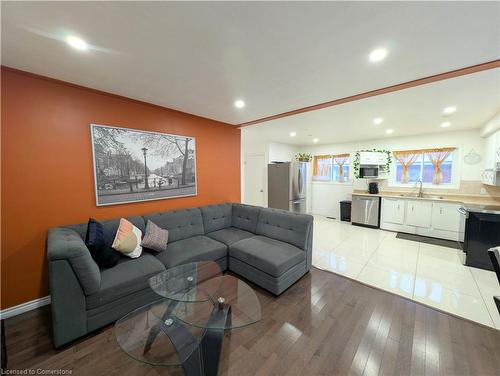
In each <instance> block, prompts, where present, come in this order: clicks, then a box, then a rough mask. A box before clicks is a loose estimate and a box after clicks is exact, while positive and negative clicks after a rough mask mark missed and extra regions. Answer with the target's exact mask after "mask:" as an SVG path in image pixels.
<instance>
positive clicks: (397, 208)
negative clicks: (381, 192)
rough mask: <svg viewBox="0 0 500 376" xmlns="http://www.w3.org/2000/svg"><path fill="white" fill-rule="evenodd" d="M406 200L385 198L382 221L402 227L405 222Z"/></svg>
mask: <svg viewBox="0 0 500 376" xmlns="http://www.w3.org/2000/svg"><path fill="white" fill-rule="evenodd" d="M405 207H406V200H400V199H397V198H385V197H384V198H383V200H382V221H383V222H386V223H394V224H400V225H402V224H403V223H404V220H405Z"/></svg>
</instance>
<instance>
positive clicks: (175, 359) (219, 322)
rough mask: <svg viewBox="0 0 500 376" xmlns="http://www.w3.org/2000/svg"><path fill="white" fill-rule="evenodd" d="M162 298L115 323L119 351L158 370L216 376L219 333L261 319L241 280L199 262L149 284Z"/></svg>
mask: <svg viewBox="0 0 500 376" xmlns="http://www.w3.org/2000/svg"><path fill="white" fill-rule="evenodd" d="M149 285H150V286H151V288H152V289H153V290H154V291H155V292H156V293H157V294H158V295H160V296H161V297H162V298H163V299H161V300H159V301H157V302H154V303H151V304H148V305H146V306H144V307H141V308H138V309H136V310H134V311H132V312H130V313H129V314H127V315H126V316H125V317H123V318H122V319H120V320H118V321H117V323H116V325H115V335H116V339H117V341H118V344H119V345H120V347H121V348H122V349H123V350H124V351H125V352H126V353H127V354H128V355H129V356H131V357H132V358H134V359H136V360H138V361H141V362H144V363H147V364H151V365H157V366H182V367H183V368H184V371H185V373H186V374H187V375H189V376H191V375H217V372H218V366H219V360H220V353H221V349H222V342H223V340H224V332H225V331H227V330H231V329H236V328H241V327H245V326H247V325H251V324H253V323H255V322H257V321H259V320H260V317H261V316H260V315H261V307H260V302H259V299H258V298H257V296H256V295H255V292H254V291H253V290H252V288H251V287H250V286H248V285H247V284H246V283H245V282H243V281H241V280H239V279H238V278H236V277H233V276H231V275H222V272H221V270H220V268H219V267H218V265H217V263H215V262H212V261H202V262H196V263H189V264H185V265H180V266H177V267H174V268H171V269H168V270H166V271H164V272H162V273H160V274H158V275H156V276H154V277H152V278H150V280H149Z"/></svg>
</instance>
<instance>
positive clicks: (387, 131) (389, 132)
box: [385, 129, 394, 134]
mask: <svg viewBox="0 0 500 376" xmlns="http://www.w3.org/2000/svg"><path fill="white" fill-rule="evenodd" d="M393 133H394V129H386V130H385V134H393Z"/></svg>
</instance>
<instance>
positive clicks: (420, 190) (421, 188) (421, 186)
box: [417, 179, 424, 197]
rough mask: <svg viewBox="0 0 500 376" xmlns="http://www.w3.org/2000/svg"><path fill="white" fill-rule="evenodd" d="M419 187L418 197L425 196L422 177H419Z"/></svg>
mask: <svg viewBox="0 0 500 376" xmlns="http://www.w3.org/2000/svg"><path fill="white" fill-rule="evenodd" d="M417 183H418V184H419V188H418V197H424V187H423V185H422V179H418V182H417Z"/></svg>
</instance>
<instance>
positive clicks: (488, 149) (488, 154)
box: [484, 133, 497, 170]
mask: <svg viewBox="0 0 500 376" xmlns="http://www.w3.org/2000/svg"><path fill="white" fill-rule="evenodd" d="M496 150H497V136H496V133H494V134H492V135H490V136H488V137H487V138H486V141H485V147H484V169H485V170H489V169H493V168H495V155H496Z"/></svg>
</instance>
